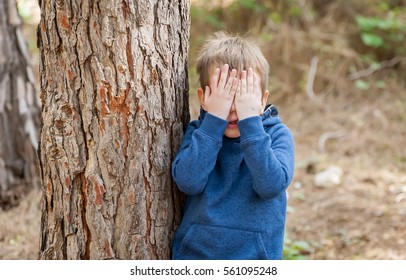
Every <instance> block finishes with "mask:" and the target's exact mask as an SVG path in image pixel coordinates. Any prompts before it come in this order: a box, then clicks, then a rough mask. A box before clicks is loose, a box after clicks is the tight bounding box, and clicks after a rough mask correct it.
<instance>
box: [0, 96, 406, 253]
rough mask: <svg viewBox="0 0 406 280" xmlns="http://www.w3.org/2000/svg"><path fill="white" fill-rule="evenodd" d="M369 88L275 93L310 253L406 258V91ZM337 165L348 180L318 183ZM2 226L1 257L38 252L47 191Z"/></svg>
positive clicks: (293, 220)
mask: <svg viewBox="0 0 406 280" xmlns="http://www.w3.org/2000/svg"><path fill="white" fill-rule="evenodd" d="M368 94H369V93H368V92H364V93H360V94H359V95H358V96H347V97H345V98H344V97H334V96H327V97H325V98H324V99H323V106H322V107H319V106H318V105H316V104H315V103H313V101H311V100H310V99H308V98H307V96H306V95H305V94H304V95H296V96H294V97H292V98H290V100H285V99H284V100H282V99H280V100H279V101H278V96H275V100H272V98H273V97H271V98H270V101H272V103H275V104H276V105H277V106H278V109H279V112H280V115H281V117H282V119H283V121H284V122H285V123H286V124H287V125H288V126H289V127H290V128H291V130H292V132H293V134H294V137H295V143H296V169H295V176H294V180H293V182H292V184H291V185H290V187H289V191H288V193H289V211H288V217H287V231H286V232H287V237H288V238H289V239H290V240H293V241H301V242H302V243H305V244H306V245H307V246H306V248H303V247H302V249H301V250H302V251H301V252H300V254H301V255H304V256H305V257H306V258H307V259H340V260H341V259H406V223H405V220H406V149H405V147H406V129H405V123H406V93H405V92H397V93H390V92H382V93H381V94H380V95H377V96H376V97H375V98H365V97H366V95H368ZM192 102H193V101H192ZM192 115H193V110H192ZM336 132H338V133H336ZM326 133H331V134H326ZM335 133H336V134H335ZM328 135H330V136H331V135H333V136H334V135H335V136H334V137H328ZM332 165H335V166H338V167H339V168H341V169H342V170H343V174H342V177H341V183H340V184H338V185H335V186H330V187H318V186H316V185H315V183H314V178H315V175H316V174H317V173H318V172H320V171H323V170H325V169H326V168H328V167H330V166H332ZM0 225H1V227H0V259H36V258H37V250H38V241H39V225H40V191H39V190H35V191H33V192H32V193H30V194H29V195H28V196H27V197H26V198H25V199H24V201H23V202H22V203H21V204H20V206H18V207H17V208H14V209H11V210H9V211H7V212H5V211H1V210H0Z"/></svg>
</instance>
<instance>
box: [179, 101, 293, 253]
mask: <svg viewBox="0 0 406 280" xmlns="http://www.w3.org/2000/svg"><path fill="white" fill-rule="evenodd" d="M227 124H228V123H227V121H225V120H223V119H220V118H217V117H215V116H213V115H211V114H209V113H206V112H205V111H203V110H201V114H200V117H199V119H198V120H196V121H192V122H191V123H190V124H189V126H188V128H187V130H186V132H185V136H184V138H183V141H182V144H181V146H180V149H179V152H178V154H177V156H176V158H175V160H174V162H173V166H172V176H173V178H174V180H175V182H176V184H177V185H178V187H179V189H180V190H181V191H182V192H184V193H186V195H187V196H186V202H185V208H184V216H183V219H182V222H181V224H180V226H179V228H178V229H177V231H176V233H175V237H174V240H173V245H172V258H173V259H281V258H282V249H283V236H284V227H285V220H286V192H285V190H286V188H287V187H288V185H289V183H290V181H291V179H292V176H293V171H294V143H293V137H292V134H291V133H290V130H289V129H288V128H287V127H286V126H285V125H284V124H283V123H282V122H281V119H280V118H279V117H278V111H277V109H276V108H275V106H272V105H271V106H268V107H267V109H266V110H265V112H264V113H263V114H262V115H261V116H257V117H250V118H247V119H244V120H241V121H239V122H238V128H239V130H240V135H241V136H240V137H238V138H228V137H226V136H224V131H225V129H226V127H227Z"/></svg>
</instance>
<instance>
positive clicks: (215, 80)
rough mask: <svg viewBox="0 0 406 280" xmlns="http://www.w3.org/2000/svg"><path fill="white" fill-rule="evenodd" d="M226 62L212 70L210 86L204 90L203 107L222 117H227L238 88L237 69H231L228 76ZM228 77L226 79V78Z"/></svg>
mask: <svg viewBox="0 0 406 280" xmlns="http://www.w3.org/2000/svg"><path fill="white" fill-rule="evenodd" d="M228 70H229V66H228V64H224V65H223V66H222V67H221V70H220V68H216V69H215V70H214V74H213V76H212V77H211V79H210V87H208V86H206V88H205V91H204V107H205V110H206V111H207V112H209V113H210V114H212V115H214V116H217V117H219V118H222V119H224V120H225V119H227V116H228V114H229V113H230V108H231V106H232V104H233V102H234V97H235V93H236V91H237V88H238V78H237V77H236V75H237V70H235V69H233V70H232V71H231V73H230V77H228ZM227 77H228V79H227Z"/></svg>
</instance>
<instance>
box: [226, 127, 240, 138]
mask: <svg viewBox="0 0 406 280" xmlns="http://www.w3.org/2000/svg"><path fill="white" fill-rule="evenodd" d="M224 135H225V136H227V137H228V138H238V137H240V131H239V130H238V129H226V131H225V132H224Z"/></svg>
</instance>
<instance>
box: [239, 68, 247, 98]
mask: <svg viewBox="0 0 406 280" xmlns="http://www.w3.org/2000/svg"><path fill="white" fill-rule="evenodd" d="M240 87H241V89H240V95H241V94H246V93H247V71H245V70H244V71H242V73H241V81H240Z"/></svg>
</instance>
